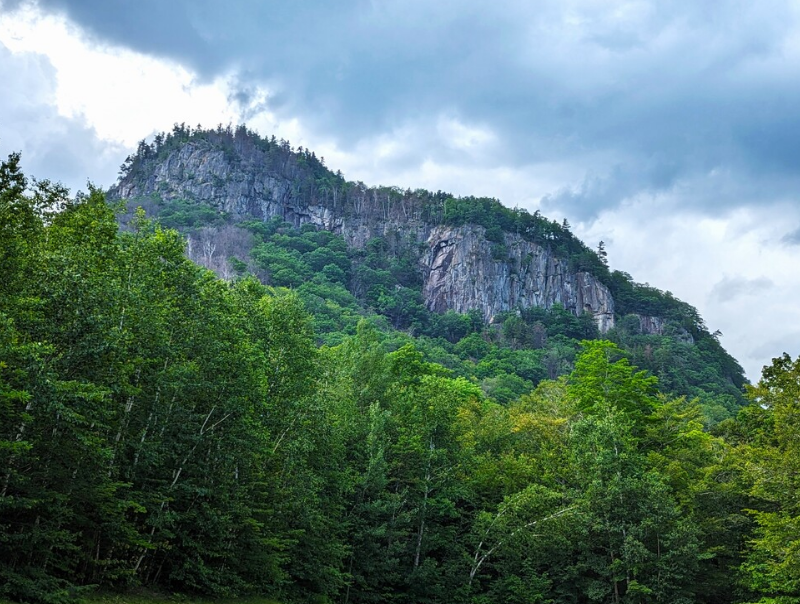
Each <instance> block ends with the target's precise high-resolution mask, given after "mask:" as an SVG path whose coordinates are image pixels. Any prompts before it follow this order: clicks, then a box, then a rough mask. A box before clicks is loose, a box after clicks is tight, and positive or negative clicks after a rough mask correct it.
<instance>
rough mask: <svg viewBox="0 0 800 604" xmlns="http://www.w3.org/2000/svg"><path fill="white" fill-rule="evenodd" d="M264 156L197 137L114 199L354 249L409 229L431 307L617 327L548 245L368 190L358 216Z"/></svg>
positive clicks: (594, 289)
mask: <svg viewBox="0 0 800 604" xmlns="http://www.w3.org/2000/svg"><path fill="white" fill-rule="evenodd" d="M265 159H266V158H265V156H264V155H263V154H260V153H259V152H258V151H257V150H249V151H247V150H246V149H244V150H243V149H239V150H237V152H236V153H231V151H230V150H227V151H226V150H224V149H220V148H218V147H214V146H213V145H209V144H206V143H204V142H203V141H198V142H193V141H189V142H187V143H185V144H183V145H181V146H179V147H178V148H176V149H174V150H173V151H171V152H170V153H169V155H168V156H167V157H165V158H163V159H159V160H158V161H156V162H154V163H153V165H152V167H151V168H149V169H148V170H147V171H145V172H144V173H143V174H142V173H139V174H137V176H136V178H133V177H124V178H122V180H121V181H120V182H119V184H118V185H117V186H116V187H114V188H112V190H111V191H110V195H111V197H112V198H121V199H126V198H137V197H159V198H161V199H165V200H174V199H185V200H192V201H197V202H201V203H205V204H208V205H210V206H212V207H214V208H216V209H218V210H220V211H224V212H226V213H228V214H229V215H231V216H232V217H233V218H234V219H240V220H252V219H253V218H257V219H260V220H269V219H270V218H272V217H276V216H277V217H280V218H281V219H282V220H284V221H286V222H289V223H290V224H293V225H295V226H300V225H302V224H307V223H310V224H314V225H316V226H318V227H320V228H323V229H326V230H329V231H332V232H335V233H337V234H340V235H342V236H343V237H344V239H345V241H346V242H347V243H348V245H350V246H351V247H355V248H362V247H364V245H365V244H366V242H367V241H368V240H369V239H370V238H372V237H376V236H386V235H388V234H394V235H396V234H397V233H401V234H402V237H403V238H404V239H405V241H407V242H410V244H411V245H413V246H414V248H415V249H417V250H419V252H418V253H419V267H420V271H421V272H422V276H423V297H424V299H425V303H426V304H427V306H428V308H430V309H431V310H433V311H436V312H444V311H446V310H450V309H452V310H455V311H457V312H461V313H464V312H468V311H470V310H476V309H477V310H479V311H480V312H481V314H482V315H483V317H484V318H485V319H486V320H487V321H491V320H492V318H493V317H494V316H495V315H497V314H498V313H500V312H503V311H509V310H515V309H520V308H527V307H542V308H550V307H552V306H553V305H554V304H556V303H560V304H562V305H563V306H564V307H565V308H566V309H568V310H570V311H571V312H573V313H575V314H576V315H580V314H583V313H590V314H591V315H592V317H593V318H594V320H595V321H596V323H597V326H598V328H599V330H600V331H601V332H602V333H605V332H606V331H608V330H609V329H610V328H612V327H613V326H614V300H613V298H612V296H611V293H610V292H609V290H608V289H607V288H606V287H605V286H604V285H603V284H601V283H600V282H599V281H598V280H597V279H596V278H595V277H594V276H592V275H591V274H589V273H585V272H574V271H570V270H569V267H568V263H567V262H566V261H565V260H563V259H561V258H558V257H556V256H554V255H553V254H552V253H551V252H550V251H549V250H548V249H546V248H544V247H542V246H540V245H537V244H535V243H532V242H530V241H527V240H525V239H523V238H522V237H520V236H519V235H514V234H505V235H504V237H505V241H504V242H503V243H502V244H498V243H497V242H495V243H492V242H490V241H488V240H487V239H486V237H485V229H483V227H480V226H471V225H466V226H461V227H448V226H435V225H434V224H432V223H431V222H430V221H428V220H425V219H423V218H422V217H421V215H420V214H419V213H414V212H413V211H411V212H407V211H406V209H405V208H403V210H402V212H400V210H398V209H397V208H396V207H395V208H394V211H391V210H390V209H389V208H388V205H389V204H388V203H387V204H385V205H383V206H382V203H381V200H380V199H379V198H378V194H377V193H376V192H375V191H374V190H372V191H370V190H367V189H366V188H365V189H364V196H363V204H359V205H358V206H356V207H355V208H351V209H350V211H341V209H340V208H338V207H337V204H336V200H335V198H334V200H333V204H331V203H327V204H323V203H322V202H315V201H311V202H309V201H308V196H307V195H306V196H305V197H303V196H302V195H301V194H299V192H298V191H297V189H296V183H295V181H294V180H293V178H292V170H293V168H292V167H291V166H289V167H283V168H282V169H276V168H275V166H272V167H271V168H267V166H266V163H265ZM303 199H305V201H303ZM643 330H644V327H643Z"/></svg>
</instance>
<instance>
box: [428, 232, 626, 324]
mask: <svg viewBox="0 0 800 604" xmlns="http://www.w3.org/2000/svg"><path fill="white" fill-rule="evenodd" d="M484 235H485V230H484V229H483V227H478V226H463V227H455V228H454V227H446V226H439V227H436V228H434V229H432V231H431V233H430V235H429V237H428V240H427V242H426V243H427V251H426V252H425V253H424V254H423V256H422V259H421V262H422V266H423V270H424V286H423V297H424V298H425V301H426V304H427V305H428V308H430V309H431V310H433V311H436V312H444V311H446V310H448V309H452V310H455V311H456V312H461V313H464V312H467V311H470V310H473V309H478V310H480V311H481V313H482V314H483V317H484V319H485V320H487V321H491V320H492V318H493V317H494V316H495V315H497V314H498V313H500V312H503V311H507V310H513V309H516V308H528V307H541V308H550V307H552V306H553V305H554V304H556V303H559V304H561V305H563V306H564V307H565V308H566V309H567V310H570V311H572V312H573V313H575V314H576V315H580V314H583V313H590V314H591V315H592V317H593V318H594V320H595V322H596V323H597V326H598V328H599V330H600V331H601V332H602V333H605V332H606V331H608V330H609V329H611V328H612V327H613V326H614V300H613V298H612V297H611V292H610V291H609V290H608V288H607V287H606V286H605V285H603V284H602V283H600V282H599V281H597V279H596V278H595V277H593V276H592V275H590V274H588V273H583V272H570V271H569V270H568V267H567V264H566V262H564V261H563V260H561V259H559V258H557V257H555V256H553V255H552V254H551V253H550V252H549V251H548V250H546V249H545V248H543V247H541V246H539V245H536V244H535V243H531V242H529V241H526V240H524V239H522V238H521V237H519V236H518V235H514V234H506V235H505V242H504V245H503V246H497V245H496V244H492V243H491V242H489V241H488V240H487V239H486V237H485V236H484ZM498 253H502V256H499V255H498Z"/></svg>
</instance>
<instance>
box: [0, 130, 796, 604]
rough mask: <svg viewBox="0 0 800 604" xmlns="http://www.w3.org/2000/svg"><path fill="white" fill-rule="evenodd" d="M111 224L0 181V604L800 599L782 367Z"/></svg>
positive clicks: (323, 237)
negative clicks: (262, 598) (205, 258)
mask: <svg viewBox="0 0 800 604" xmlns="http://www.w3.org/2000/svg"><path fill="white" fill-rule="evenodd" d="M162 142H163V141H162ZM164 144H166V143H164ZM140 151H142V153H143V154H145V155H146V154H147V153H150V151H143V150H141V149H140ZM152 152H153V153H157V151H152ZM136 161H143V159H142V157H138V159H137V158H132V159H131V161H130V162H128V164H127V168H124V169H127V170H131V169H134V167H135V162H136ZM132 166H133V167H132ZM465 203H466V202H465ZM473 205H474V204H473ZM489 205H490V206H491V204H489ZM491 207H494V206H491ZM165 210H166V211H165ZM127 211H128V208H125V207H123V206H122V205H121V204H117V203H115V202H112V201H109V200H107V199H106V196H105V194H104V193H103V192H102V191H101V190H99V189H96V188H90V189H89V191H88V192H87V193H85V194H79V195H77V196H75V197H74V198H72V197H70V195H69V194H68V192H67V191H66V190H65V189H63V187H61V186H59V185H56V184H53V183H50V182H48V181H46V180H44V181H39V180H35V179H28V178H26V176H25V175H24V174H23V172H22V170H21V167H20V156H19V155H17V154H13V155H11V156H9V158H8V159H7V160H6V161H4V162H2V164H0V597H4V598H8V599H11V600H14V601H20V602H36V603H38V602H42V603H47V604H63V603H66V602H71V601H76V600H80V599H81V598H83V597H85V596H86V595H87V594H90V593H91V592H93V591H94V590H97V589H107V590H120V591H124V590H127V589H131V588H133V587H142V586H143V587H147V588H150V589H153V590H158V591H162V592H164V593H179V594H199V595H204V596H209V597H230V596H238V595H248V594H263V595H269V596H271V597H274V598H276V599H278V600H280V601H282V602H286V603H294V602H298V603H300V602H317V603H322V602H340V603H344V604H350V603H353V604H358V603H364V604H367V603H377V602H396V603H399V604H405V603H408V604H413V603H437V604H439V603H440V604H450V603H453V604H455V603H464V604H467V603H469V604H489V603H494V602H508V603H520V604H523V603H524V604H534V603H553V604H555V603H558V604H561V603H564V604H566V603H592V602H598V603H608V602H613V603H614V604H619V603H626V604H633V603H650V602H668V603H675V604H689V603H695V602H696V603H709V604H712V603H713V604H716V603H720V604H722V603H732V604H733V603H736V604H745V603H747V604H755V603H758V604H791V603H797V602H800V530H799V529H800V497H798V493H800V490H798V486H800V485H798V484H797V483H798V480H799V479H798V476H800V466H799V464H800V451H798V447H799V446H800V445H798V442H797V437H796V435H797V434H798V429H800V412H799V411H800V359H798V360H792V359H791V358H790V357H788V356H787V355H785V354H784V355H783V356H778V357H777V358H776V359H775V360H774V361H773V363H772V365H771V366H769V367H766V368H765V369H764V372H763V375H762V377H761V380H760V381H759V382H758V384H757V385H755V386H750V385H747V384H745V381H744V378H743V376H742V375H741V369H740V368H738V364H736V362H735V361H734V360H733V359H731V358H730V357H729V356H728V355H727V353H724V350H722V347H721V346H720V344H719V342H718V341H717V339H716V338H715V337H714V336H713V335H712V334H708V333H707V331H704V326H703V325H702V322H701V321H700V320H699V318H698V319H697V320H695V319H693V321H694V323H693V324H692V325H685V324H684V323H681V320H682V319H685V318H686V316H687V315H686V314H685V313H684V314H681V316H677V315H676V317H677V319H680V320H676V321H675V322H674V323H673V324H672V330H673V331H672V332H670V333H668V334H666V335H663V336H653V335H643V334H641V333H640V332H637V329H636V325H635V324H634V321H633V320H632V319H631V318H626V317H625V316H624V315H625V313H626V310H625V307H624V305H623V307H622V311H621V312H622V315H623V316H621V320H620V322H619V325H618V327H617V328H616V329H615V330H612V332H609V333H608V334H605V335H604V338H605V339H600V337H599V334H598V333H597V332H596V327H595V326H594V325H593V323H592V322H591V321H588V322H587V321H586V320H585V319H584V320H582V319H581V317H576V316H573V315H571V314H570V313H567V312H565V311H563V309H559V308H554V309H550V310H549V311H545V310H542V309H530V310H529V312H527V313H521V314H519V315H517V314H513V313H511V314H509V316H508V317H504V318H502V319H503V320H502V321H499V322H498V323H496V324H493V325H485V324H483V322H482V320H481V319H480V318H479V317H476V316H470V315H457V314H455V313H446V314H444V315H435V314H433V313H430V312H429V311H427V310H426V309H425V307H424V305H422V304H421V302H420V300H419V298H418V297H417V296H418V287H417V284H416V283H415V276H414V274H413V271H408V270H407V265H406V264H404V260H403V255H402V253H399V254H395V255H392V256H387V255H386V254H382V253H380V249H381V246H386V245H390V244H391V242H386V241H383V240H375V241H371V242H370V243H369V244H368V245H367V247H366V248H365V249H364V250H360V251H352V250H348V249H346V247H343V242H342V241H341V240H340V239H338V238H337V237H336V236H335V235H333V234H331V233H328V232H325V231H318V230H316V229H315V228H313V227H310V226H304V227H302V228H299V229H298V228H295V227H293V226H291V225H288V224H285V223H281V222H280V221H276V220H273V221H272V222H261V223H252V224H244V225H240V226H239V227H237V228H240V229H242V230H246V231H247V232H249V233H250V235H251V236H252V238H253V239H252V248H251V249H252V251H251V253H250V261H251V263H250V264H248V263H245V262H244V261H242V260H239V264H237V263H236V262H234V261H233V260H236V258H235V256H234V257H232V258H233V260H232V261H231V266H232V267H233V272H234V274H232V275H230V276H229V278H226V279H221V278H219V277H218V276H217V275H216V274H215V273H214V272H212V271H211V270H209V269H208V268H205V267H203V266H200V265H199V264H198V263H195V262H193V261H192V260H190V259H189V257H187V253H188V255H191V250H189V249H187V247H188V246H189V245H190V242H191V241H192V234H193V233H197V232H199V231H198V230H192V229H202V228H210V227H211V226H213V222H214V221H217V220H222V221H223V222H220V223H219V225H218V226H219V227H224V217H222V218H220V216H219V215H218V214H215V213H214V212H210V213H209V211H207V209H206V210H203V208H200V209H199V210H198V209H197V208H194V209H191V208H186V207H179V204H173V205H172V206H170V207H168V208H161V219H160V220H153V219H151V218H148V216H147V215H146V214H145V212H144V210H141V209H140V210H134V211H133V212H132V213H131V214H130V215H129V216H127V218H126V219H125V220H124V221H123V220H122V219H121V217H122V216H123V215H124V214H125V213H126V212H127ZM198 211H200V212H202V211H205V214H206V218H202V219H198V218H197V217H196V216H193V215H192V212H198ZM446 211H447V210H445V213H446ZM453 211H455V210H453ZM181 212H183V214H181ZM187 213H188V214H187ZM451 219H452V220H454V221H455V220H456V219H457V218H454V217H452V216H451ZM473 219H474V220H481V218H480V217H477V218H474V217H473V218H469V220H473ZM537 219H538V218H537ZM465 220H467V218H465ZM526 220H527V219H526ZM120 222H124V225H125V226H124V228H120ZM187 226H188V227H190V228H188V229H187V228H186V227H187ZM483 226H486V225H483ZM172 227H180V228H182V229H183V233H181V232H179V231H178V230H176V229H175V228H172ZM488 228H491V227H488ZM565 233H566V232H565ZM187 235H188V237H187ZM563 237H564V240H565V241H568V240H569V237H571V235H570V236H569V237H568V236H567V234H564V235H563ZM565 245H566V243H565ZM576 245H577V244H576ZM587 257H588V256H587ZM387 258H388V259H387ZM592 262H594V260H593V261H592ZM615 275H616V276H615ZM608 278H609V279H614V278H616V279H618V280H619V281H620V284H619V287H618V289H619V291H623V292H624V291H629V292H632V293H631V296H633V297H634V298H637V297H638V296H640V294H641V293H642V292H645V293H647V291H649V290H646V289H642V288H639V287H636V286H635V285H634V284H632V281H631V280H630V279H629V278H628V277H626V276H625V275H624V274H622V273H610V272H608ZM625 283H627V285H625ZM626 288H627V289H626ZM651 293H652V294H653V300H655V302H657V303H663V301H664V300H668V297H667V296H666V295H665V294H662V293H661V292H658V290H655V289H654V288H653V292H651ZM637 300H638V298H637V299H632V300H631V304H634V303H638V302H637ZM667 303H668V304H669V305H671V306H670V308H672V309H677V310H676V312H677V311H679V310H681V309H684V310H686V311H687V312H689V311H692V310H693V309H690V308H689V309H685V308H684V307H683V306H681V305H683V304H684V303H680V302H678V301H674V302H670V301H669V300H668V302H667ZM686 306H688V305H686ZM695 313H696V311H695ZM678 314H680V313H678ZM689 314H691V313H690V312H689ZM687 327H688V329H687ZM779 352H780V351H776V354H779Z"/></svg>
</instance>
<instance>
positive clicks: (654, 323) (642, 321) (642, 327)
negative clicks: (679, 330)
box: [636, 315, 667, 336]
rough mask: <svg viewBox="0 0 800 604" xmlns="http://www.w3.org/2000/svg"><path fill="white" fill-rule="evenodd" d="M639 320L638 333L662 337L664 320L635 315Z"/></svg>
mask: <svg viewBox="0 0 800 604" xmlns="http://www.w3.org/2000/svg"><path fill="white" fill-rule="evenodd" d="M636 316H637V317H638V318H639V331H640V332H641V333H643V334H648V335H658V336H661V335H664V326H665V325H666V324H667V322H666V320H665V319H663V318H661V317H648V316H646V315H636Z"/></svg>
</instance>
